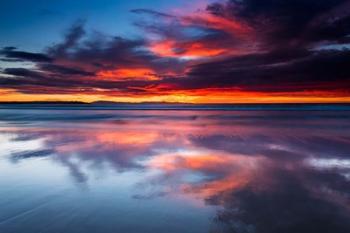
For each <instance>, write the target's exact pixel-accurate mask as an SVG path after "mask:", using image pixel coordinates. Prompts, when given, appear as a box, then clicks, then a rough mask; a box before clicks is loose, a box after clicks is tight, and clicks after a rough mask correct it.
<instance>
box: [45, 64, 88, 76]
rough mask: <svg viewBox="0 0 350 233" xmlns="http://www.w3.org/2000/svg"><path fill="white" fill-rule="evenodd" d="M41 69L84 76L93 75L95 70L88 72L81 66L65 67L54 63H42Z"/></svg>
mask: <svg viewBox="0 0 350 233" xmlns="http://www.w3.org/2000/svg"><path fill="white" fill-rule="evenodd" d="M41 70H44V71H49V72H53V73H59V74H63V75H82V76H93V75H94V73H93V72H87V71H84V70H81V69H79V68H72V67H65V66H60V65H54V64H45V65H41Z"/></svg>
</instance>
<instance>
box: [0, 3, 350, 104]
mask: <svg viewBox="0 0 350 233" xmlns="http://www.w3.org/2000/svg"><path fill="white" fill-rule="evenodd" d="M0 35H1V36H0V101H85V102H93V101H117V102H187V103H300V102H301V103H314V102H322V103H333V102H350V1H349V0H317V1H316V0H264V1H261V0H193V1H186V0H172V1H168V0H152V1H151V0H137V1H124V0H99V1H98V0H90V1H69V0H61V1H55V0H53V1H44V0H35V1H34V0H25V1H24V0H12V1H4V2H3V3H2V4H1V8H0Z"/></svg>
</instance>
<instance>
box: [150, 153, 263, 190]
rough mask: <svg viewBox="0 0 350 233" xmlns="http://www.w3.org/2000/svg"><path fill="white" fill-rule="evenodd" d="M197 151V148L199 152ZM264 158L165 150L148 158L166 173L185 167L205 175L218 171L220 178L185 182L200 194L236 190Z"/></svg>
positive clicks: (248, 180)
mask: <svg viewBox="0 0 350 233" xmlns="http://www.w3.org/2000/svg"><path fill="white" fill-rule="evenodd" d="M196 153H198V152H196ZM260 160H261V158H254V157H247V156H243V155H232V154H225V153H218V152H215V154H197V155H187V156H186V155H181V154H175V155H171V154H165V155H159V156H155V157H153V158H152V159H151V160H150V161H149V164H148V165H149V166H150V168H153V169H160V170H161V171H163V172H165V173H166V174H167V175H169V174H174V173H176V172H180V173H181V171H183V170H187V171H189V172H191V173H198V172H199V173H202V174H204V175H208V174H213V175H214V176H215V175H219V177H218V178H215V179H212V180H208V181H201V182H200V183H195V184H190V183H186V182H184V183H182V190H183V191H184V192H186V193H189V194H191V193H194V194H195V195H199V196H201V197H209V196H212V195H215V194H218V193H221V192H224V191H228V190H233V189H236V188H240V187H242V186H244V185H246V184H247V183H248V182H250V181H251V180H252V179H253V173H254V172H255V171H256V169H257V168H258V166H257V165H258V162H259V161H260Z"/></svg>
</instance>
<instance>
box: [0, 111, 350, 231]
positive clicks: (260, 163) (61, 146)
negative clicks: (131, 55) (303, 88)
mask: <svg viewBox="0 0 350 233" xmlns="http://www.w3.org/2000/svg"><path fill="white" fill-rule="evenodd" d="M0 232H1V233H10V232H16V233H21V232H25V233H31V232H35V233H40V232H50V233H62V232H64V233H76V232H84V233H90V232H91V233H92V232H94V233H95V232H103V233H109V232H110V233H116V232H123V233H124V232H128V233H141V232H142V233H148V232H149V233H158V232H159V233H197V232H198V233H205V232H208V233H214V232H217V233H221V232H238V233H289V232H290V233H304V232H305V233H306V232H312V233H313V232H317V233H323V232H327V233H329V232H331V233H348V232H350V111H334V112H333V111H280V112H277V111H190V110H186V111H152V110H146V111H137V110H134V111H115V110H114V111H113V110H64V109H62V110H52V109H51V110H45V109H42V110H28V109H27V110H26V109H21V110H18V109H2V110H0Z"/></svg>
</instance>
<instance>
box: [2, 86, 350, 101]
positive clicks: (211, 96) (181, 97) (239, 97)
mask: <svg viewBox="0 0 350 233" xmlns="http://www.w3.org/2000/svg"><path fill="white" fill-rule="evenodd" d="M0 101H9V102H11V101H14V102H15V101H28V102H29V101H82V102H94V101H115V102H126V103H141V102H173V103H194V104H195V103H198V104H205V103H208V104H211V103H228V104H230V103H232V104H234V103H350V96H348V95H347V93H339V92H336V91H335V92H329V91H309V92H307V91H305V92H295V93H293V92H292V93H288V92H287V93H283V92H282V93H273V94H271V93H262V92H245V91H238V90H230V89H227V90H225V89H202V90H187V91H185V90H183V91H158V92H157V91H154V92H151V93H148V94H143V95H132V94H129V95H127V94H125V93H113V92H109V93H105V92H103V91H101V92H99V91H96V92H91V93H89V92H87V93H84V92H82V93H79V94H26V93H20V92H17V91H15V90H10V89H6V90H0Z"/></svg>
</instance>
